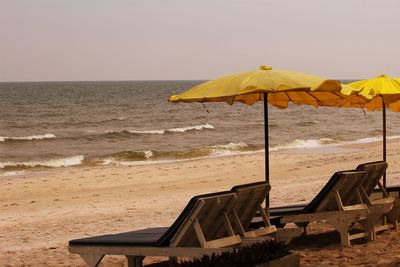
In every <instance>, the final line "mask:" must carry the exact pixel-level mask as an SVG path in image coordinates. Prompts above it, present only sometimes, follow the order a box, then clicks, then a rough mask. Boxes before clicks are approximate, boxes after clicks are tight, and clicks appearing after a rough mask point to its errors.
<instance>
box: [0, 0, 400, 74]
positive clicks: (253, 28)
mask: <svg viewBox="0 0 400 267" xmlns="http://www.w3.org/2000/svg"><path fill="white" fill-rule="evenodd" d="M399 10H400V1H398V0H381V1H376V0H373V1H372V0H336V1H331V0H330V1H328V0H302V1H296V0H276V1H269V0H247V1H245V0H243V1H242V0H197V1H195V0H130V1H128V0H118V1H115V0H114V1H112V0H107V1H106V0H35V1H33V0H0V36H1V37H0V82H7V81H84V80H206V79H213V78H216V77H219V76H222V75H226V74H231V73H236V72H241V71H247V70H253V69H256V68H257V67H258V66H260V65H268V66H272V67H273V68H274V69H284V70H294V71H301V72H306V73H310V74H314V75H318V76H323V77H326V78H331V79H362V78H370V77H375V76H378V75H379V74H381V73H385V74H388V75H391V76H395V77H400V62H399V59H400V34H399V31H398V29H399V25H400V15H399Z"/></svg>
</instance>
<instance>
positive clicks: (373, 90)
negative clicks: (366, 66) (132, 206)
mask: <svg viewBox="0 0 400 267" xmlns="http://www.w3.org/2000/svg"><path fill="white" fill-rule="evenodd" d="M341 92H342V93H343V94H346V95H350V94H354V93H357V94H359V95H362V96H364V97H365V98H367V99H368V102H367V103H366V104H365V108H367V109H368V110H377V109H382V108H383V107H384V106H385V107H388V108H390V109H391V110H392V111H395V112H399V111H400V101H399V100H400V78H392V77H389V76H387V75H385V74H382V75H379V76H378V77H376V78H372V79H368V80H360V81H356V82H353V83H349V84H348V86H346V87H345V88H343V89H342V91H341Z"/></svg>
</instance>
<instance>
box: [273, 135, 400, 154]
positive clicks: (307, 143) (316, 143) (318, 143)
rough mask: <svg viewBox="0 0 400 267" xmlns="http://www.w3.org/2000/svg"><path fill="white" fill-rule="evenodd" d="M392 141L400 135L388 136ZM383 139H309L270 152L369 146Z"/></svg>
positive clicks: (296, 141)
mask: <svg viewBox="0 0 400 267" xmlns="http://www.w3.org/2000/svg"><path fill="white" fill-rule="evenodd" d="M392 139H400V135H392V136H388V137H387V140H392ZM381 141H382V137H367V138H360V139H356V140H351V141H341V142H337V141H335V140H334V139H331V138H326V137H324V138H320V139H318V140H315V139H309V140H302V139H296V140H294V141H292V142H290V143H286V144H280V145H276V146H272V147H270V148H269V151H279V150H286V149H309V148H318V147H322V146H343V145H352V144H367V143H373V142H381Z"/></svg>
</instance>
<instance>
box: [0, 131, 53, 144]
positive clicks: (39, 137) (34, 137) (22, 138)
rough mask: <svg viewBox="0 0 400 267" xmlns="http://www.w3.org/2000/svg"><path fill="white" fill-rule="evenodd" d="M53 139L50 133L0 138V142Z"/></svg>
mask: <svg viewBox="0 0 400 267" xmlns="http://www.w3.org/2000/svg"><path fill="white" fill-rule="evenodd" d="M54 138H56V136H55V135H54V134H51V133H47V134H41V135H30V136H0V142H8V141H33V140H43V139H54Z"/></svg>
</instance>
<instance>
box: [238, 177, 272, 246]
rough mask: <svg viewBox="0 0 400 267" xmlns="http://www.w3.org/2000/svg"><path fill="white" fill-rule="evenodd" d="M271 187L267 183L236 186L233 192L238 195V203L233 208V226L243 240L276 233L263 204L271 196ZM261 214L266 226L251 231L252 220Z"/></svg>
mask: <svg viewBox="0 0 400 267" xmlns="http://www.w3.org/2000/svg"><path fill="white" fill-rule="evenodd" d="M270 190H271V185H270V184H269V183H267V182H257V183H251V184H244V185H238V186H234V187H233V188H232V189H231V191H232V192H234V193H236V196H237V201H236V203H235V205H234V207H233V214H232V216H233V222H234V223H233V225H234V226H235V228H236V229H237V230H238V232H239V233H240V236H241V237H242V239H243V238H245V239H246V238H257V237H265V236H266V235H270V234H272V233H275V232H276V227H275V226H274V225H271V223H270V221H269V218H268V215H267V214H266V213H265V209H264V208H263V207H262V203H263V202H264V200H265V198H266V197H267V195H268V194H269V191H270ZM256 214H260V215H261V217H262V219H263V223H264V225H263V226H262V227H260V228H257V229H252V230H250V229H249V225H250V223H251V221H252V219H253V218H254V217H255V216H256Z"/></svg>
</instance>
